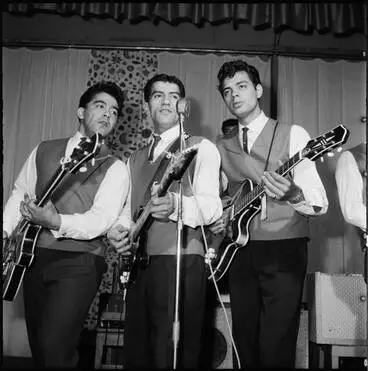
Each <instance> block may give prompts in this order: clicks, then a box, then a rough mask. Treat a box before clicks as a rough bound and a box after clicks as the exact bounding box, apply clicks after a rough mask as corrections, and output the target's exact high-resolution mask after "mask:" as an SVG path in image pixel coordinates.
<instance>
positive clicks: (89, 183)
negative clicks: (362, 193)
mask: <svg viewBox="0 0 368 371" xmlns="http://www.w3.org/2000/svg"><path fill="white" fill-rule="evenodd" d="M67 143H68V138H65V139H55V140H50V141H45V142H41V143H40V145H39V147H38V150H37V154H36V168H37V184H36V196H37V198H38V197H39V196H40V194H41V192H44V190H45V189H46V187H47V186H48V183H49V180H50V179H51V177H52V176H53V174H54V173H55V172H56V170H57V169H58V168H59V166H60V159H61V158H62V157H63V156H64V154H65V149H66V146H67ZM101 152H103V150H101ZM101 152H100V155H99V156H100V157H97V158H96V159H95V165H94V166H92V164H91V161H89V162H88V163H86V164H85V166H86V167H87V171H86V172H79V171H77V172H76V173H72V174H70V175H69V174H67V175H66V176H65V178H63V181H62V182H61V183H60V186H59V187H57V188H56V190H55V191H54V192H53V194H52V196H51V201H52V202H53V204H54V205H55V207H56V209H57V211H58V213H59V214H67V215H70V214H74V213H81V214H83V213H85V212H86V211H88V210H89V209H90V208H91V207H92V204H93V200H94V197H95V195H96V192H97V190H98V187H99V185H100V183H101V182H102V180H103V178H104V176H105V174H106V171H107V169H108V168H109V167H110V166H111V165H112V164H113V163H114V162H115V161H116V158H114V157H112V156H107V155H106V153H105V155H104V154H102V153H101ZM37 246H39V247H46V248H49V249H55V250H64V251H85V252H90V253H92V254H95V255H103V254H104V250H105V247H106V245H105V243H104V242H103V240H102V237H97V238H94V239H92V240H74V239H70V238H58V239H55V237H54V236H53V234H52V233H51V232H50V231H49V230H48V229H45V228H43V229H42V230H41V233H40V235H39V238H38V240H37Z"/></svg>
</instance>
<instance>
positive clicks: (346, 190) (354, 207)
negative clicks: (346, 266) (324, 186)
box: [335, 151, 367, 231]
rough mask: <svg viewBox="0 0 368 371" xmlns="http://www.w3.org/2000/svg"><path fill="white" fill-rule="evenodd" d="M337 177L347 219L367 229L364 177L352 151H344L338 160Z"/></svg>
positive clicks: (341, 202)
mask: <svg viewBox="0 0 368 371" xmlns="http://www.w3.org/2000/svg"><path fill="white" fill-rule="evenodd" d="M335 179H336V185H337V191H338V195H339V201H340V206H341V211H342V214H343V216H344V218H345V220H346V221H347V222H348V223H350V224H353V225H355V226H356V227H359V228H361V229H362V230H363V231H366V230H367V207H366V205H365V203H364V200H363V192H365V189H364V186H363V178H362V175H361V173H360V171H359V168H358V165H357V163H356V161H355V158H354V156H353V154H352V153H351V152H350V151H345V152H343V153H342V154H341V155H340V157H339V159H338V160H337V164H336V172H335Z"/></svg>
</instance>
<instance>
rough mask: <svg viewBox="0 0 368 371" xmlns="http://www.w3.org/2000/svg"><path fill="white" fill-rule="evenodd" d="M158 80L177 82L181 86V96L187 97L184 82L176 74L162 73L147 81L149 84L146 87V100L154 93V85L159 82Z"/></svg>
mask: <svg viewBox="0 0 368 371" xmlns="http://www.w3.org/2000/svg"><path fill="white" fill-rule="evenodd" d="M158 81H161V82H169V83H171V84H176V85H177V86H178V87H179V93H180V98H184V97H185V88H184V84H183V83H182V82H181V81H180V80H179V79H178V78H177V77H176V76H173V75H167V74H166V73H160V74H157V75H155V76H153V77H152V78H151V79H149V80H148V81H147V84H146V86H145V87H144V101H145V102H148V101H149V99H150V97H151V94H152V86H153V84H154V83H155V82H158Z"/></svg>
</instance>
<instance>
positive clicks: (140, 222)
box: [130, 173, 173, 242]
mask: <svg viewBox="0 0 368 371" xmlns="http://www.w3.org/2000/svg"><path fill="white" fill-rule="evenodd" d="M172 181H173V179H172V177H171V176H170V174H169V173H165V174H164V176H163V178H162V180H161V182H160V184H159V186H158V189H157V196H158V197H162V196H163V195H164V194H165V193H166V191H167V190H168V188H169V187H170V185H171V183H172ZM151 206H152V199H150V200H149V201H148V202H147V204H146V206H145V207H144V208H143V211H142V212H141V214H140V215H139V217H138V219H137V221H136V223H135V225H134V227H133V229H132V231H131V234H130V240H131V241H132V242H133V241H135V240H136V239H137V237H138V236H139V234H140V233H141V231H142V229H143V227H144V226H145V224H146V222H147V220H148V218H149V217H150V212H151Z"/></svg>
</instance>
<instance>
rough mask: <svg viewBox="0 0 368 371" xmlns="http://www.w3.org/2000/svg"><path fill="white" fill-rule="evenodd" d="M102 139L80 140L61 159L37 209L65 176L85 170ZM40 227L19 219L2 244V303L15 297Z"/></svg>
mask: <svg viewBox="0 0 368 371" xmlns="http://www.w3.org/2000/svg"><path fill="white" fill-rule="evenodd" d="M102 143H103V141H102V137H101V135H100V134H98V133H96V134H95V135H93V136H92V137H91V138H82V139H81V141H80V142H79V144H78V146H77V147H76V148H75V149H74V150H73V152H72V154H71V155H70V157H63V158H62V159H61V160H60V166H59V168H58V169H57V170H56V172H55V173H54V175H53V176H52V178H51V179H50V180H49V182H48V184H47V186H46V187H45V189H44V190H43V192H42V193H41V195H40V196H39V197H38V198H37V199H36V201H35V204H36V205H37V206H38V207H42V206H44V205H45V204H46V203H47V202H48V201H49V200H50V197H51V196H52V194H53V193H54V191H55V190H56V189H57V188H58V186H59V185H60V183H61V182H62V180H63V179H64V178H65V176H66V175H67V174H72V173H75V172H77V171H78V170H79V171H82V172H83V171H86V170H87V169H86V168H85V167H82V165H84V164H85V163H86V162H87V161H88V160H90V159H93V158H94V156H96V154H97V153H98V152H99V151H100V149H101V146H102ZM41 229H42V227H41V226H39V225H36V224H33V223H32V222H30V221H28V220H26V219H25V218H23V217H22V218H21V219H20V221H19V222H18V224H17V226H16V227H15V229H14V231H13V233H12V234H11V235H10V236H9V238H7V239H6V240H5V241H3V300H7V301H12V300H14V298H15V297H16V295H17V293H18V290H19V287H20V285H21V283H22V280H23V276H24V273H25V271H26V269H27V268H28V267H29V266H30V265H31V264H32V261H33V258H34V251H35V246H36V242H37V238H38V235H39V233H40V232H41Z"/></svg>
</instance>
